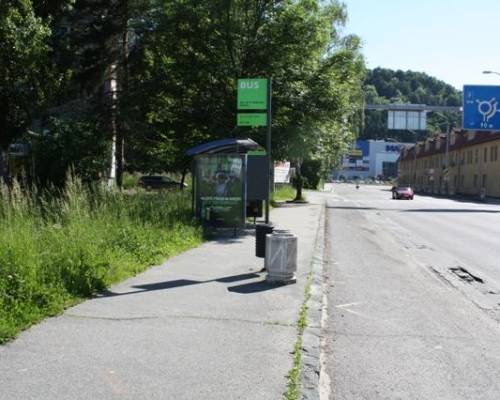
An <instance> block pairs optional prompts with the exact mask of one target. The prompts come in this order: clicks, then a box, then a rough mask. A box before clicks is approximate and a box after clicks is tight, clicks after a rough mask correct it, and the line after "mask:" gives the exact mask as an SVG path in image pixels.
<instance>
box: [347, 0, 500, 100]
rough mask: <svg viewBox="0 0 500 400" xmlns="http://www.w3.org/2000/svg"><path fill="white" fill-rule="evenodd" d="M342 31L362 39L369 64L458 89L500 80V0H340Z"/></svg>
mask: <svg viewBox="0 0 500 400" xmlns="http://www.w3.org/2000/svg"><path fill="white" fill-rule="evenodd" d="M341 2H343V3H344V4H345V5H346V6H347V14H348V21H347V24H346V26H345V28H344V30H343V33H344V34H351V33H353V34H356V35H358V36H360V37H361V39H362V42H363V54H364V56H365V59H366V62H367V66H368V68H376V67H384V68H391V69H402V70H412V71H420V72H425V73H427V74H429V75H431V76H434V77H436V78H438V79H440V80H443V81H445V82H447V83H449V84H451V85H453V86H455V87H456V88H457V89H460V90H462V87H463V85H471V84H478V85H500V76H499V75H485V74H483V73H482V71H484V70H492V71H498V72H499V73H500V0H341Z"/></svg>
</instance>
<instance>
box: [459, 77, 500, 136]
mask: <svg viewBox="0 0 500 400" xmlns="http://www.w3.org/2000/svg"><path fill="white" fill-rule="evenodd" d="M499 101H500V86H484V85H465V86H464V91H463V121H462V122H463V125H462V126H463V127H464V129H472V130H478V131H479V130H483V131H500V108H499V107H498V102H499Z"/></svg>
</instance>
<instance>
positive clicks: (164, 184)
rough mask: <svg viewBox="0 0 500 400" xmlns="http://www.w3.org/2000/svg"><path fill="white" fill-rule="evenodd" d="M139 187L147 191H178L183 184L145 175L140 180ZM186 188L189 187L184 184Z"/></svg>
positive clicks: (157, 176) (162, 177) (161, 177)
mask: <svg viewBox="0 0 500 400" xmlns="http://www.w3.org/2000/svg"><path fill="white" fill-rule="evenodd" d="M139 186H140V187H142V188H144V189H146V190H158V189H178V188H180V187H181V183H180V182H177V181H174V180H173V179H170V178H168V177H166V176H161V175H144V176H141V177H140V178H139ZM183 186H184V187H186V186H187V185H186V184H185V183H184V184H183Z"/></svg>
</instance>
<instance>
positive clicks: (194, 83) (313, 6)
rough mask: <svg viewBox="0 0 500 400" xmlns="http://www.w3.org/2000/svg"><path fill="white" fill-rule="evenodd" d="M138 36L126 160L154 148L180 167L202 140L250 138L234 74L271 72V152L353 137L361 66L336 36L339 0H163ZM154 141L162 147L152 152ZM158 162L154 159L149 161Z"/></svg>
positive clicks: (311, 153) (326, 154) (321, 150)
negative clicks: (140, 54)
mask: <svg viewBox="0 0 500 400" xmlns="http://www.w3.org/2000/svg"><path fill="white" fill-rule="evenodd" d="M159 3H160V4H161V6H160V7H159V9H158V13H157V15H156V19H155V23H154V25H155V29H154V32H152V33H151V35H150V36H149V37H148V39H147V40H146V41H145V42H144V47H145V51H144V58H143V64H142V65H140V66H139V71H138V73H137V75H134V76H136V77H137V78H138V79H135V80H133V82H131V87H130V89H131V91H130V93H131V97H133V98H135V99H137V100H138V99H144V98H147V99H148V102H147V103H145V102H139V101H132V103H134V104H135V108H134V110H133V111H132V112H131V114H132V115H135V116H136V117H137V118H135V120H136V121H142V122H139V124H141V125H142V126H137V129H134V131H135V132H142V133H141V135H139V136H136V137H135V138H134V139H133V140H134V144H133V146H132V147H130V148H129V150H130V152H131V154H130V155H129V157H128V158H129V160H130V159H132V160H134V161H133V163H134V165H135V166H139V165H143V164H144V161H145V160H147V159H148V157H151V156H155V155H156V156H161V160H162V165H163V168H164V169H167V170H168V169H181V170H183V169H184V167H185V166H186V165H187V161H188V160H187V159H186V158H185V156H184V152H185V150H186V149H187V148H188V147H191V146H192V145H194V144H198V143H200V142H202V141H206V140H210V139H216V138H220V137H228V136H243V135H245V136H250V137H252V138H253V139H255V140H257V141H258V142H259V143H261V144H264V143H265V129H247V128H236V127H235V121H236V80H237V79H238V78H241V77H269V76H271V77H272V78H273V155H274V157H275V159H287V158H288V159H291V158H293V159H294V160H296V161H300V160H302V159H305V158H311V157H317V158H318V159H325V160H331V159H334V158H335V155H334V154H333V153H334V152H336V151H338V150H339V149H340V148H342V147H344V146H345V142H346V139H348V138H350V137H352V130H351V126H352V119H353V117H354V115H355V113H356V112H357V111H359V109H360V104H361V100H362V96H361V85H360V82H361V77H362V75H363V71H364V67H363V61H362V58H361V56H360V54H359V40H358V39H357V38H356V37H347V38H341V37H340V35H339V33H338V27H339V26H340V25H341V24H342V23H343V21H344V20H345V10H344V8H343V7H341V6H340V5H339V4H338V3H337V2H330V3H329V4H328V5H322V2H320V1H313V0H300V1H291V0H287V1H268V0H266V1H264V0H251V1H243V0H235V1H227V0H214V1H210V2H208V1H206V2H199V1H189V0H182V1H181V0H169V1H166V0H164V1H161V2H159ZM160 149H161V150H160ZM155 164H156V163H155Z"/></svg>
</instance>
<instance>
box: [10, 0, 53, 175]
mask: <svg viewBox="0 0 500 400" xmlns="http://www.w3.org/2000/svg"><path fill="white" fill-rule="evenodd" d="M49 34H50V31H49V29H48V27H47V25H46V24H44V23H43V21H42V20H41V19H40V18H38V17H36V16H35V13H34V11H33V7H32V4H31V2H30V1H29V0H7V1H6V0H3V1H2V2H1V3H0V179H4V180H5V179H6V177H7V174H8V172H7V155H8V149H9V146H10V144H11V143H12V142H13V140H15V139H16V138H18V137H20V136H21V135H22V134H23V133H24V131H25V130H26V129H27V127H28V126H29V125H30V123H31V122H32V118H33V115H34V113H35V112H36V110H37V109H39V107H40V105H41V104H42V103H43V101H44V100H45V97H46V93H45V87H46V85H47V82H49V81H50V79H51V74H50V71H49V68H47V66H48V55H49V47H48V45H47V40H48V37H49Z"/></svg>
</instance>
